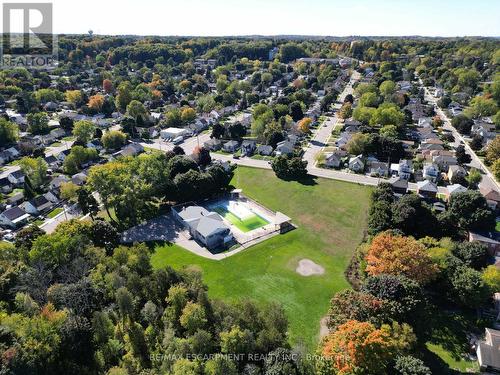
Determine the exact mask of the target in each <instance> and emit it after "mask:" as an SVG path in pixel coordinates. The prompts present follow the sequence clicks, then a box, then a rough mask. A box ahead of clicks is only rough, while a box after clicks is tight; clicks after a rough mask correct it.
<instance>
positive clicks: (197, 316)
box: [179, 301, 207, 334]
mask: <svg viewBox="0 0 500 375" xmlns="http://www.w3.org/2000/svg"><path fill="white" fill-rule="evenodd" d="M179 321H180V323H181V326H182V327H183V328H184V329H186V331H187V332H188V333H189V334H193V333H194V332H196V331H197V330H198V329H203V328H204V327H205V325H206V324H207V318H206V313H205V309H204V308H203V306H201V305H200V304H198V303H194V302H191V301H189V302H188V303H187V304H186V306H185V307H184V308H183V309H182V315H181V316H180V318H179Z"/></svg>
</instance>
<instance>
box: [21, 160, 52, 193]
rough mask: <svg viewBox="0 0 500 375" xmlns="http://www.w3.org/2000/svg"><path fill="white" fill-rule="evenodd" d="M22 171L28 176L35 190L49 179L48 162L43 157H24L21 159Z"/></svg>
mask: <svg viewBox="0 0 500 375" xmlns="http://www.w3.org/2000/svg"><path fill="white" fill-rule="evenodd" d="M19 167H20V168H21V171H23V173H24V174H25V175H26V176H28V178H29V179H30V181H31V184H32V185H33V187H34V188H35V190H38V189H40V187H41V186H42V185H43V184H45V182H46V181H47V169H48V166H47V163H46V162H45V160H43V159H42V158H36V159H35V158H30V157H27V156H26V157H24V158H22V159H21V160H20V161H19Z"/></svg>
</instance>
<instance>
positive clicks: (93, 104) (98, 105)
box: [87, 94, 104, 112]
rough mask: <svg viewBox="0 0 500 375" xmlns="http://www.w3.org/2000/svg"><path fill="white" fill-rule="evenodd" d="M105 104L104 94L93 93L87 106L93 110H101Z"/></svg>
mask: <svg viewBox="0 0 500 375" xmlns="http://www.w3.org/2000/svg"><path fill="white" fill-rule="evenodd" d="M103 104H104V96H102V95H100V94H96V95H92V96H91V97H90V98H89V102H88V104H87V106H88V107H89V108H90V109H91V110H92V111H95V112H100V111H101V109H102V106H103Z"/></svg>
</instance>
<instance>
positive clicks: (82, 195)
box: [78, 188, 99, 219]
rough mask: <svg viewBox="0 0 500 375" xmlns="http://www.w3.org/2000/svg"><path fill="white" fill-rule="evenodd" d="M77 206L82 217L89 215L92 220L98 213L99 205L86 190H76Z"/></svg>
mask: <svg viewBox="0 0 500 375" xmlns="http://www.w3.org/2000/svg"><path fill="white" fill-rule="evenodd" d="M78 205H79V206H80V209H81V210H82V213H83V214H84V215H90V217H91V218H92V219H94V216H95V215H97V213H98V212H99V204H98V203H97V200H96V199H95V198H94V196H93V195H92V193H91V192H89V191H88V190H87V189H85V188H83V189H79V190H78Z"/></svg>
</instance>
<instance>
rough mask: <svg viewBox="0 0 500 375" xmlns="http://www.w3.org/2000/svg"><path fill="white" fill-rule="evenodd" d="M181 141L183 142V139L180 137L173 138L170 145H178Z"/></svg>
mask: <svg viewBox="0 0 500 375" xmlns="http://www.w3.org/2000/svg"><path fill="white" fill-rule="evenodd" d="M183 141H184V138H183V137H182V136H179V137H176V138H174V140H173V141H172V143H173V144H174V145H178V144H179V143H182V142H183Z"/></svg>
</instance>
